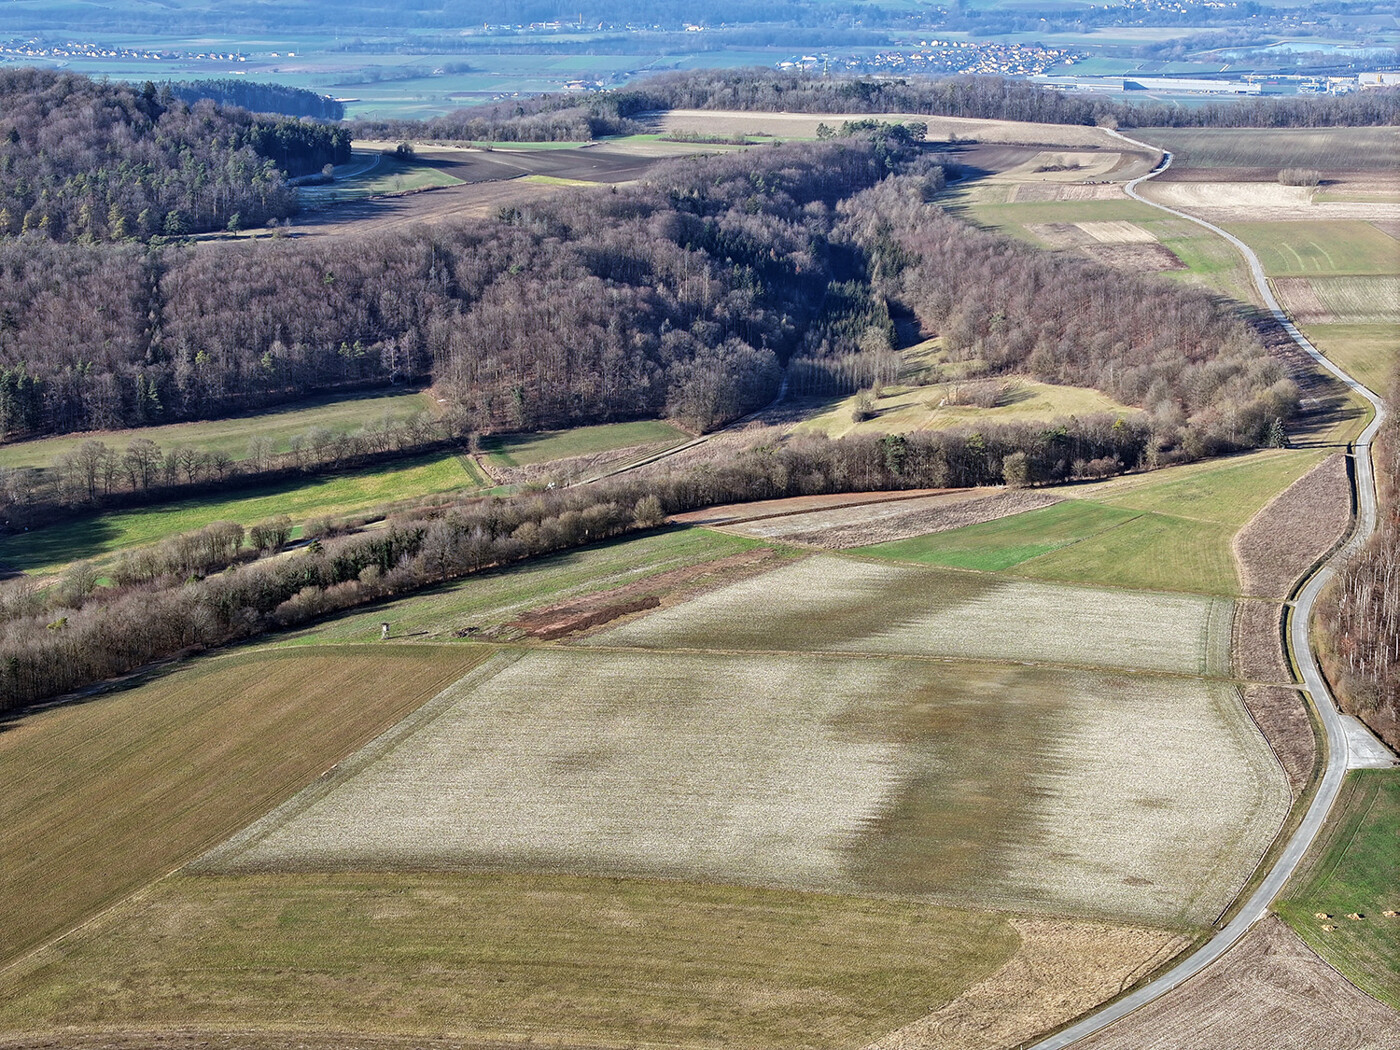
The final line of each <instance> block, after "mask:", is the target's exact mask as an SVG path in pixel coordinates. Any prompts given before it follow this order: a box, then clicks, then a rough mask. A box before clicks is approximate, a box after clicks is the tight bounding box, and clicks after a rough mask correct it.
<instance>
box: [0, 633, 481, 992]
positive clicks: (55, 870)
mask: <svg viewBox="0 0 1400 1050" xmlns="http://www.w3.org/2000/svg"><path fill="white" fill-rule="evenodd" d="M484 655H485V654H483V653H482V652H480V651H479V650H476V649H472V648H469V647H455V648H441V647H434V648H422V647H418V648H403V647H396V648H394V649H393V650H392V651H389V650H385V649H368V648H360V649H352V648H341V649H336V650H324V651H322V652H319V653H305V654H298V655H297V656H295V657H294V658H288V657H287V656H286V655H282V654H274V653H253V654H235V655H231V656H225V657H219V658H214V659H203V660H198V661H196V662H193V663H190V664H188V665H184V666H181V667H178V668H175V669H173V670H171V671H169V672H166V673H162V674H159V675H157V676H155V677H154V678H152V679H151V680H149V681H148V682H146V683H145V684H141V685H138V686H136V687H134V688H128V689H119V690H115V691H112V692H108V693H104V694H101V695H98V696H95V697H93V698H92V699H89V700H87V701H86V702H83V703H79V704H69V705H66V706H63V707H58V708H54V709H51V710H48V711H41V712H36V713H33V714H28V715H22V716H18V717H15V718H13V719H11V720H9V721H7V722H6V723H4V725H3V727H0V728H3V732H0V822H3V824H4V827H5V849H4V850H0V912H3V913H4V914H5V916H6V919H5V922H4V924H3V927H0V963H2V962H6V961H8V960H10V959H13V958H14V957H15V956H16V955H17V954H19V953H21V952H23V951H25V950H26V949H29V948H31V947H33V946H35V945H36V944H39V943H41V942H42V941H44V940H46V939H47V938H49V937H52V936H54V935H56V934H58V933H60V932H62V931H64V930H67V929H69V928H70V927H72V926H73V925H75V924H76V923H78V922H80V921H82V920H84V919H86V918H88V917H89V916H91V915H92V914H94V913H95V912H96V911H98V910H100V909H101V908H103V907H105V906H106V905H109V904H111V903H113V902H114V901H116V900H118V899H120V898H122V897H124V896H126V895H127V894H129V893H132V892H134V891H136V890H138V889H140V888H141V887H142V886H144V885H146V884H147V883H149V882H151V881H152V880H153V879H158V878H160V877H161V876H163V875H165V874H166V873H167V872H169V871H170V870H171V869H172V868H175V867H178V866H179V865H181V864H184V863H186V862H187V861H189V860H191V859H192V858H193V857H195V856H196V855H198V854H199V853H200V852H202V851H203V850H205V849H208V848H209V847H210V846H212V845H213V844H214V843H216V842H218V841H219V840H220V839H222V838H224V837H225V836H227V835H229V834H231V833H232V832H234V831H236V830H237V829H238V828H239V827H241V826H242V825H244V824H246V823H247V822H248V821H249V820H252V819H254V818H256V817H257V816H259V815H261V814H262V813H264V812H265V811H266V810H267V809H268V808H269V807H270V806H273V805H276V804H277V803H278V802H279V801H281V799H282V798H284V797H286V795H288V794H290V793H292V792H294V791H297V790H299V789H301V788H302V787H304V786H305V785H306V784H308V783H310V782H311V781H312V780H314V779H315V778H316V777H317V776H319V775H320V774H321V773H323V772H325V770H326V769H327V768H328V767H330V766H331V765H333V764H334V763H336V762H337V761H339V760H340V759H342V758H344V757H345V756H346V755H348V754H350V753H351V752H353V751H355V750H356V749H357V748H359V747H360V746H361V745H363V744H364V743H366V742H367V741H369V740H370V739H372V738H373V737H375V736H377V735H378V734H379V733H381V732H383V731H384V730H385V729H387V728H388V727H389V726H392V725H393V724H394V723H396V722H398V721H399V720H400V719H401V718H403V716H404V715H406V714H408V713H409V712H410V711H412V710H414V709H415V708H416V707H417V706H418V705H420V704H422V703H423V702H424V701H425V700H427V699H429V698H430V697H432V696H434V695H435V694H437V693H438V692H439V691H441V690H442V689H443V688H445V687H446V686H448V685H450V684H451V683H452V682H454V681H456V680H457V679H458V678H460V677H461V676H462V675H463V674H464V673H466V671H468V670H469V669H470V668H471V667H472V666H473V665H474V664H476V663H477V662H478V661H480V660H481V659H482V658H483V656H484ZM273 740H275V741H276V746H275V747H270V746H268V744H269V741H273ZM0 998H3V996H0Z"/></svg>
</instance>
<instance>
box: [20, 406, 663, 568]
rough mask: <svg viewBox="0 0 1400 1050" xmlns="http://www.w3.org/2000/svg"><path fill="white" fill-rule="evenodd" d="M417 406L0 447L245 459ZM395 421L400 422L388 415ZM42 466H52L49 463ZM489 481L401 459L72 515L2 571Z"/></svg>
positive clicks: (495, 451) (580, 434) (619, 445)
mask: <svg viewBox="0 0 1400 1050" xmlns="http://www.w3.org/2000/svg"><path fill="white" fill-rule="evenodd" d="M424 404H425V396H424V395H422V394H409V395H390V396H387V397H366V398H357V399H352V400H350V401H349V402H345V401H341V400H335V401H329V402H324V403H317V402H313V403H312V404H311V405H309V406H306V407H301V408H294V409H289V410H287V411H285V412H280V413H274V414H271V415H267V416H253V417H246V418H245V417H239V418H234V419H225V420H215V421H208V422H201V423H192V424H176V425H173V426H168V427H152V428H145V429H138V430H134V431H121V432H117V433H104V434H96V435H94V434H81V435H70V436H66V437H61V438H45V439H40V440H38V441H32V442H20V443H16V444H13V445H5V446H0V457H5V456H6V455H8V456H10V457H12V458H13V460H14V462H15V463H17V464H28V463H36V464H37V463H40V462H44V459H45V457H49V456H60V455H63V454H64V453H65V452H66V451H70V450H71V449H72V448H73V447H76V446H77V445H79V444H81V443H82V442H83V441H87V440H98V439H106V440H107V441H108V442H110V443H111V444H112V446H113V447H115V448H118V449H120V448H121V447H123V446H124V444H129V443H130V441H132V440H135V439H137V438H141V437H147V438H149V439H151V440H157V441H158V442H161V443H164V442H170V444H171V446H172V447H173V446H174V445H176V444H180V445H191V446H196V447H204V448H208V449H223V450H227V451H230V452H232V451H233V450H237V451H245V450H246V449H247V446H248V442H249V441H250V440H252V439H253V438H255V437H264V438H266V439H267V440H269V441H271V442H276V443H278V444H277V445H274V449H276V450H279V451H280V445H281V444H282V443H284V442H285V440H286V439H287V438H288V437H290V436H294V435H297V434H301V433H304V432H305V431H306V430H307V429H310V428H314V427H327V428H328V427H331V426H337V427H340V428H349V427H352V426H353V425H355V424H357V423H358V424H361V425H363V423H365V422H374V421H377V420H379V419H383V418H385V416H386V414H390V413H403V418H408V417H409V416H412V415H416V414H418V413H419V412H420V410H421V407H422V406H423V405H424ZM394 418H398V417H397V416H395V417H394ZM685 438H686V434H685V433H684V431H681V430H678V429H676V428H674V427H672V426H670V425H668V424H665V423H661V422H657V421H642V422H638V423H611V424H602V425H599V426H594V427H582V428H578V429H575V430H568V431H556V432H552V433H544V434H528V435H502V436H497V437H492V438H487V439H486V440H485V442H484V444H483V452H484V453H485V455H486V457H487V459H488V461H489V462H493V463H500V464H503V465H515V464H521V465H527V464H528V465H538V464H544V463H549V462H551V461H553V460H556V459H563V458H566V457H572V456H580V455H587V454H590V453H599V452H609V451H614V450H622V449H628V448H632V447H634V446H645V447H647V448H653V447H656V446H658V445H659V446H662V447H664V446H665V445H668V444H671V445H673V444H677V443H679V442H680V441H682V440H685ZM49 462H52V460H51V459H50V460H49ZM492 484H493V483H492V480H491V478H490V477H489V476H488V475H487V474H485V473H484V472H483V471H482V470H481V469H480V467H479V466H478V465H477V463H476V462H475V460H474V459H473V458H471V457H468V456H465V455H460V454H455V453H437V454H432V455H427V456H409V457H408V458H407V459H403V460H399V461H396V462H393V463H391V464H388V465H385V466H370V467H364V468H359V469H352V470H348V471H340V472H338V473H331V474H326V475H320V476H312V477H305V478H295V477H294V478H289V479H283V480H279V481H274V482H268V483H264V484H261V485H257V484H254V485H250V486H248V487H245V488H241V489H237V490H235V491H234V492H232V493H228V494H223V493H217V492H216V493H213V494H203V495H199V496H195V497H184V498H179V497H178V496H177V497H176V498H173V499H169V500H166V501H164V502H161V503H157V504H155V505H152V506H147V507H136V508H131V509H124V510H109V511H107V512H104V513H101V514H96V513H89V514H80V515H75V516H71V517H70V518H69V519H68V520H66V521H63V522H60V523H57V524H53V525H49V526H46V527H43V528H36V529H34V530H32V531H27V532H20V533H11V534H9V535H4V536H0V564H3V565H4V566H6V567H8V568H9V569H11V570H12V571H13V570H18V571H24V572H28V573H39V574H42V573H48V572H53V571H56V570H58V569H61V568H62V567H63V566H64V565H67V564H69V563H71V562H73V561H77V560H81V559H85V558H106V557H109V556H111V555H113V554H116V553H120V552H121V551H124V550H129V549H131V548H134V547H140V546H144V545H148V544H151V543H155V542H157V541H159V540H161V539H164V538H166V537H168V536H170V535H172V534H175V533H180V532H188V531H192V530H194V529H197V528H200V527H202V526H204V525H207V524H208V523H209V522H211V521H236V522H238V523H240V524H242V525H245V526H249V525H252V524H254V523H255V522H257V521H261V520H266V519H268V518H271V517H273V516H275V515H278V514H287V515H289V516H290V517H292V519H293V521H294V523H295V524H296V526H297V527H298V528H299V527H300V526H301V525H303V524H305V523H306V522H307V521H309V520H311V519H317V518H332V517H337V516H354V515H363V514H366V513H370V514H373V513H380V512H382V511H384V510H389V509H393V507H394V506H395V505H396V504H397V505H400V506H402V505H405V504H408V503H411V502H412V501H414V500H417V499H421V498H423V497H431V496H434V495H440V494H447V493H461V492H471V491H473V490H479V491H485V490H487V489H489V488H491V487H492Z"/></svg>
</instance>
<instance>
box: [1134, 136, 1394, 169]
mask: <svg viewBox="0 0 1400 1050" xmlns="http://www.w3.org/2000/svg"><path fill="white" fill-rule="evenodd" d="M1133 135H1134V137H1135V138H1139V139H1142V140H1143V141H1144V142H1150V143H1152V144H1153V145H1157V146H1162V147H1164V148H1166V149H1169V150H1171V151H1172V154H1173V156H1174V158H1175V159H1174V161H1173V167H1175V168H1177V169H1179V170H1181V169H1190V168H1205V169H1210V168H1274V169H1281V168H1314V169H1317V170H1319V171H1385V172H1389V171H1393V170H1394V169H1395V157H1396V153H1397V151H1400V134H1398V133H1397V131H1396V129H1395V128H1383V127H1382V128H1320V129H1302V128H1286V129H1283V128H1281V129H1265V128H1203V129H1188V128H1139V129H1137V130H1136V131H1134V132H1133Z"/></svg>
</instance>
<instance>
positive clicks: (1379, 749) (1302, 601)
mask: <svg viewBox="0 0 1400 1050" xmlns="http://www.w3.org/2000/svg"><path fill="white" fill-rule="evenodd" d="M1111 134H1113V135H1115V136H1116V137H1118V138H1120V139H1122V140H1123V141H1124V142H1127V143H1130V144H1131V145H1134V146H1139V147H1142V148H1145V149H1156V147H1154V146H1150V145H1148V144H1147V143H1145V142H1138V141H1137V140H1135V139H1130V138H1128V137H1127V136H1126V135H1121V134H1119V133H1118V132H1116V131H1114V132H1111ZM1171 162H1172V155H1171V154H1170V153H1165V152H1164V153H1163V155H1162V162H1161V163H1160V164H1158V165H1157V167H1156V168H1154V169H1153V170H1152V171H1150V172H1148V173H1147V174H1146V175H1143V176H1141V177H1139V178H1136V179H1133V180H1132V181H1131V182H1129V183H1128V184H1127V185H1126V186H1125V187H1124V190H1125V191H1126V192H1127V194H1128V196H1129V197H1132V198H1133V199H1134V200H1138V201H1141V202H1142V203H1144V204H1151V205H1152V206H1153V207H1155V208H1161V209H1162V210H1163V211H1165V212H1168V213H1170V214H1172V215H1175V216H1177V217H1178V218H1181V219H1186V220H1187V221H1188V222H1193V223H1196V224H1197V225H1200V226H1204V227H1205V228H1206V229H1208V230H1210V231H1211V232H1212V233H1215V234H1218V235H1219V236H1221V237H1223V238H1225V239H1226V240H1227V241H1229V242H1230V243H1231V244H1233V245H1234V246H1235V247H1236V248H1237V249H1238V250H1239V251H1240V253H1241V254H1242V255H1243V256H1244V258H1245V260H1246V261H1247V262H1248V263H1249V269H1250V272H1251V273H1252V274H1253V276H1254V283H1255V285H1256V286H1257V287H1258V289H1259V295H1260V296H1261V297H1262V299H1263V301H1264V303H1265V305H1266V306H1267V307H1268V308H1269V310H1270V311H1271V312H1272V313H1273V315H1274V317H1275V318H1276V319H1277V320H1278V322H1279V323H1280V324H1281V325H1283V327H1284V330H1285V331H1286V332H1287V333H1288V334H1289V336H1290V337H1291V338H1292V339H1293V340H1294V342H1296V343H1297V344H1298V345H1299V346H1300V347H1302V348H1303V349H1304V350H1305V351H1307V353H1308V354H1309V355H1310V356H1311V357H1312V358H1313V360H1314V361H1316V362H1317V363H1318V365H1319V366H1321V367H1322V368H1324V369H1326V370H1327V371H1328V372H1330V373H1332V374H1333V375H1335V376H1336V377H1337V378H1338V379H1339V380H1341V382H1343V383H1344V384H1346V386H1347V387H1348V388H1349V389H1351V390H1352V391H1354V392H1355V393H1357V394H1358V395H1360V396H1361V397H1364V398H1365V399H1366V400H1367V401H1369V402H1370V403H1371V404H1372V405H1373V406H1374V408H1375V418H1374V419H1372V420H1371V423H1370V425H1369V426H1368V427H1366V429H1365V430H1364V431H1362V433H1361V436H1360V437H1358V438H1357V439H1356V445H1355V459H1356V494H1357V512H1356V529H1355V531H1354V532H1353V534H1352V538H1351V540H1350V541H1349V542H1348V543H1347V544H1346V545H1345V546H1344V547H1343V548H1342V549H1341V550H1339V551H1337V552H1336V553H1335V554H1334V555H1333V556H1332V558H1331V559H1329V560H1328V562H1327V563H1326V565H1325V566H1324V567H1323V568H1322V569H1321V570H1319V571H1318V572H1317V573H1316V574H1315V575H1314V576H1313V577H1312V578H1311V579H1310V580H1308V582H1307V584H1306V585H1305V586H1304V587H1303V589H1302V590H1301V591H1300V592H1299V593H1298V596H1297V599H1296V601H1295V603H1294V607H1293V614H1292V619H1291V622H1290V625H1289V641H1290V643H1291V644H1292V648H1293V653H1294V656H1295V658H1296V660H1297V663H1298V670H1299V673H1300V674H1301V676H1302V679H1303V684H1304V685H1305V686H1306V687H1307V690H1308V692H1309V693H1310V694H1311V696H1312V698H1313V706H1314V707H1315V708H1316V710H1317V713H1318V716H1319V717H1320V718H1321V719H1322V724H1323V727H1324V729H1325V730H1326V733H1327V768H1326V771H1325V773H1324V774H1323V777H1322V782H1321V783H1320V784H1319V785H1318V790H1317V794H1316V795H1315V796H1314V797H1313V801H1312V804H1311V805H1310V806H1309V807H1308V812H1307V814H1306V815H1305V816H1304V817H1303V821H1302V823H1301V824H1300V825H1299V826H1298V830H1297V831H1295V832H1294V833H1293V838H1292V839H1290V840H1289V842H1288V845H1287V846H1286V847H1285V848H1284V850H1283V852H1282V853H1281V854H1280V855H1279V858H1278V860H1277V861H1276V862H1275V863H1274V866H1273V868H1272V869H1271V870H1270V871H1269V873H1268V874H1267V875H1266V876H1265V877H1264V881H1263V882H1262V883H1261V884H1260V885H1259V888H1258V889H1256V890H1255V891H1254V894H1253V896H1251V897H1250V898H1249V901H1248V902H1247V903H1246V904H1245V906H1244V907H1243V908H1241V909H1240V911H1239V913H1238V914H1237V915H1236V916H1235V917H1234V918H1233V919H1232V920H1231V921H1230V922H1229V923H1228V924H1227V925H1226V926H1225V928H1224V929H1223V930H1221V931H1220V932H1219V933H1218V934H1216V936H1215V937H1213V938H1212V939H1211V940H1210V941H1208V942H1207V943H1206V944H1205V945H1204V946H1202V947H1201V948H1200V949H1198V950H1197V951H1196V952H1194V953H1193V954H1192V955H1191V956H1189V957H1188V958H1187V959H1186V960H1185V961H1183V962H1182V963H1181V964H1180V965H1178V966H1176V967H1174V968H1172V969H1171V970H1169V971H1167V972H1166V973H1165V974H1163V975H1162V976H1161V977H1159V978H1158V979H1157V980H1155V981H1153V982H1151V983H1150V984H1147V985H1144V986H1143V987H1141V988H1139V989H1138V990H1137V991H1135V992H1133V993H1131V994H1129V995H1126V996H1124V997H1123V998H1121V999H1119V1000H1117V1001H1116V1002H1114V1003H1112V1004H1110V1005H1109V1006H1107V1007H1105V1008H1104V1009H1102V1010H1100V1011H1098V1012H1097V1013H1094V1014H1090V1015H1089V1016H1088V1017H1086V1018H1084V1019H1083V1020H1081V1021H1079V1022H1078V1023H1076V1024H1073V1025H1071V1026H1070V1027H1068V1028H1066V1029H1064V1030H1063V1031H1060V1032H1058V1033H1056V1034H1055V1035H1053V1036H1051V1037H1050V1038H1048V1039H1044V1040H1042V1041H1041V1042H1039V1043H1036V1044H1035V1046H1034V1047H1032V1048H1031V1050H1060V1048H1061V1047H1066V1046H1070V1045H1072V1044H1073V1043H1076V1042H1078V1041H1079V1040H1080V1039H1083V1038H1084V1037H1086V1036H1088V1035H1092V1034H1093V1033H1094V1032H1097V1031H1100V1030H1102V1029H1104V1028H1107V1027H1108V1026H1109V1025H1111V1024H1113V1023H1114V1022H1115V1021H1117V1020H1119V1019H1120V1018H1122V1017H1125V1016H1126V1015H1128V1014H1129V1013H1131V1012H1132V1011H1134V1010H1136V1009H1137V1008H1138V1007H1140V1006H1144V1005H1146V1004H1147V1003H1149V1002H1152V1001H1153V1000H1154V999H1157V998H1160V997H1161V996H1163V995H1165V994H1166V993H1167V992H1169V991H1171V990H1172V989H1173V988H1176V987H1177V986H1178V985H1180V984H1182V983H1183V982H1185V981H1187V980H1188V979H1190V978H1191V977H1194V976H1195V975H1196V974H1198V973H1200V972H1201V971H1202V970H1204V969H1205V968H1206V967H1208V966H1209V965H1210V964H1211V963H1213V962H1215V961H1216V960H1217V959H1219V958H1220V957H1221V956H1222V955H1224V954H1225V952H1227V951H1228V950H1229V949H1230V948H1231V947H1233V946H1234V945H1235V943H1236V942H1237V941H1239V940H1240V938H1242V937H1243V936H1244V935H1245V933H1246V932H1248V930H1249V929H1250V927H1251V926H1253V925H1254V924H1255V923H1256V922H1258V921H1259V920H1260V919H1262V918H1263V917H1264V916H1265V915H1266V914H1268V910H1269V906H1270V905H1271V904H1272V903H1273V900H1274V898H1275V897H1277V896H1278V894H1279V893H1280V892H1281V891H1282V889H1283V886H1284V884H1285V883H1286V882H1287V881H1288V880H1289V879H1290V878H1291V877H1292V875H1293V872H1294V871H1295V870H1297V867H1298V864H1299V863H1300V862H1301V861H1302V859H1303V855H1304V854H1306V853H1307V852H1308V849H1309V848H1310V847H1311V846H1312V843H1313V840H1314V839H1315V838H1316V837H1317V833H1318V832H1319V831H1320V830H1321V828H1322V824H1323V822H1324V821H1325V820H1326V819H1327V815H1328V813H1329V812H1331V809H1332V805H1333V803H1335V802H1336V800H1337V794H1338V792H1339V791H1340V790H1341V786H1342V777H1343V776H1344V775H1345V774H1346V771H1347V770H1348V769H1359V768H1366V767H1376V766H1389V765H1393V764H1394V762H1395V757H1394V756H1393V755H1392V754H1391V753H1390V751H1389V749H1388V748H1386V746H1385V745H1384V744H1382V743H1381V742H1380V741H1379V740H1377V739H1376V738H1375V737H1374V736H1373V735H1372V734H1371V733H1370V731H1369V730H1367V729H1366V727H1365V726H1364V725H1362V724H1361V723H1360V722H1359V721H1357V720H1356V719H1354V718H1351V717H1350V716H1347V715H1343V714H1342V713H1341V711H1339V710H1338V708H1337V703H1336V700H1335V698H1334V697H1333V696H1332V693H1331V691H1330V690H1329V689H1328V687H1327V682H1326V680H1325V679H1324V678H1323V677H1322V672H1321V670H1320V669H1319V668H1318V665H1317V660H1316V659H1315V658H1314V656H1313V649H1312V643H1311V639H1310V638H1309V635H1308V629H1309V626H1310V624H1311V622H1312V615H1313V608H1314V606H1315V604H1316V602H1317V597H1318V595H1319V594H1320V593H1321V592H1322V589H1323V588H1324V587H1325V586H1326V585H1327V581H1328V580H1330V579H1331V577H1332V575H1333V573H1334V572H1335V567H1336V566H1337V565H1340V564H1341V563H1343V562H1344V561H1345V560H1346V558H1347V557H1348V556H1350V555H1351V553H1352V552H1353V551H1355V550H1356V549H1357V548H1358V547H1360V546H1361V544H1363V543H1365V542H1366V540H1367V539H1368V538H1369V537H1370V535H1371V533H1372V532H1373V531H1374V530H1375V527H1376V485H1375V477H1374V468H1373V466H1372V463H1371V439H1372V438H1373V437H1374V436H1375V434H1376V432H1377V431H1378V430H1379V429H1380V425H1381V421H1382V418H1383V417H1384V414H1385V408H1384V406H1383V405H1382V403H1381V400H1380V398H1379V397H1377V396H1376V394H1374V393H1373V392H1372V391H1371V390H1369V389H1368V388H1367V387H1365V386H1363V385H1362V384H1361V383H1359V382H1357V381H1356V380H1355V379H1353V378H1352V377H1351V376H1350V375H1348V374H1347V373H1346V372H1344V371H1342V369H1340V368H1338V367H1337V366H1336V365H1335V364H1333V363H1332V362H1331V361H1330V360H1328V358H1327V357H1325V356H1324V355H1323V354H1322V353H1321V352H1320V351H1319V350H1318V349H1317V348H1316V347H1315V346H1313V345H1312V343H1310V342H1309V341H1308V339H1307V338H1306V337H1305V336H1304V335H1303V334H1302V333H1301V332H1300V331H1298V329H1297V328H1296V327H1295V326H1294V324H1293V322H1292V321H1291V320H1289V318H1288V315H1287V314H1285V313H1284V312H1283V309H1282V307H1280V306H1279V303H1278V300H1277V299H1275V298H1274V294H1273V289H1272V288H1270V287H1269V282H1268V278H1267V277H1266V276H1265V274H1264V267H1263V266H1262V265H1261V264H1260V262H1259V258H1258V256H1256V255H1255V254H1254V252H1253V251H1252V250H1251V249H1250V248H1249V246H1248V245H1246V244H1245V243H1244V242H1243V241H1241V240H1240V239H1239V238H1238V237H1235V236H1234V235H1232V234H1230V233H1227V232H1226V231H1225V230H1222V229H1221V228H1220V227H1218V226H1216V225H1214V224H1212V223H1209V222H1206V221H1205V220H1204V219H1198V218H1196V217H1195V216H1194V215H1188V214H1187V213H1186V212H1182V211H1177V210H1176V209H1175V208H1168V207H1166V206H1165V205H1162V204H1156V203H1154V202H1153V201H1150V200H1147V199H1146V198H1144V197H1142V196H1140V195H1139V194H1138V192H1137V186H1138V184H1139V183H1141V182H1144V181H1145V180H1147V179H1150V178H1153V177H1154V176H1157V175H1160V174H1162V172H1164V171H1166V170H1167V168H1168V167H1170V165H1171Z"/></svg>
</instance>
